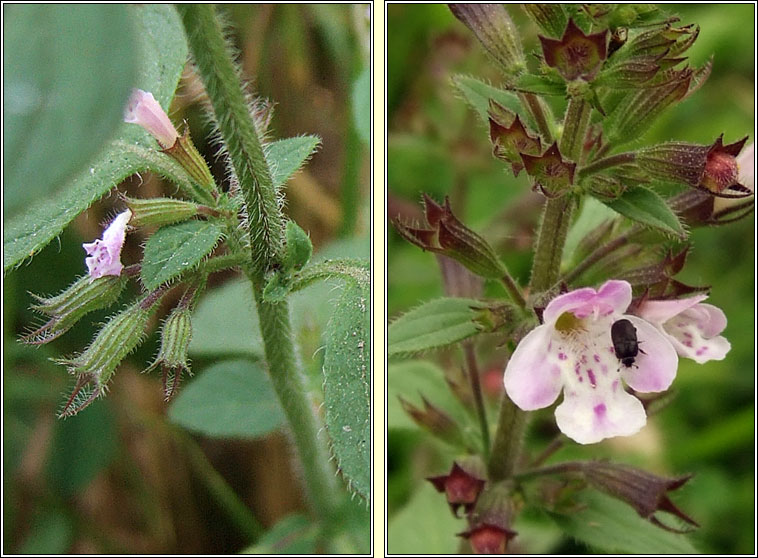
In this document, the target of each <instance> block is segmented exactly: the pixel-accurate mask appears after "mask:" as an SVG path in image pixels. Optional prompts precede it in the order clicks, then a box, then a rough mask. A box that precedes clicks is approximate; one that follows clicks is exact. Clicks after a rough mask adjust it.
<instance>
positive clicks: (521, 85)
mask: <svg viewBox="0 0 758 558" xmlns="http://www.w3.org/2000/svg"><path fill="white" fill-rule="evenodd" d="M514 88H515V89H517V90H518V91H524V92H526V93H535V94H537V95H560V96H565V95H566V83H565V82H563V81H556V80H553V79H550V78H548V77H544V76H537V75H534V74H523V75H521V76H519V78H518V80H517V81H516V84H515V85H514Z"/></svg>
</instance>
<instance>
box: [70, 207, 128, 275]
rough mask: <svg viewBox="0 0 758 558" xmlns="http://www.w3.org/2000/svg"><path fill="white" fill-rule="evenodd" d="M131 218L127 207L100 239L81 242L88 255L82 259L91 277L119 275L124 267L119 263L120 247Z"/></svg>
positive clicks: (122, 244)
mask: <svg viewBox="0 0 758 558" xmlns="http://www.w3.org/2000/svg"><path fill="white" fill-rule="evenodd" d="M131 218H132V212H131V211H130V210H128V209H127V210H126V211H124V212H123V213H120V214H119V215H118V216H117V217H116V218H115V219H114V220H113V222H112V223H111V224H110V225H109V226H108V228H107V229H105V232H104V233H103V238H102V240H100V239H98V240H95V241H94V242H88V243H85V244H82V246H83V247H84V250H85V251H86V252H87V255H88V256H89V257H88V258H85V260H84V261H85V263H86V264H87V269H88V270H89V275H90V278H91V279H97V278H98V277H103V276H104V275H121V271H122V270H123V269H124V266H123V265H122V264H121V248H123V246H124V240H125V239H126V224H127V223H128V222H129V219H131Z"/></svg>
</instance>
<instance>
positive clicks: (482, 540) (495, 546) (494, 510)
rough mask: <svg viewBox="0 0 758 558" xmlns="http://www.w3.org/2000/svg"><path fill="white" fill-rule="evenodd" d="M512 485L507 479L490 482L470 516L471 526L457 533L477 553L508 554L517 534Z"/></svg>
mask: <svg viewBox="0 0 758 558" xmlns="http://www.w3.org/2000/svg"><path fill="white" fill-rule="evenodd" d="M511 500H512V494H511V488H510V487H509V485H508V483H507V482H500V483H496V484H491V485H489V486H488V487H487V488H486V489H485V490H484V491H483V492H482V493H481V494H480V496H479V499H478V501H477V503H476V506H475V508H474V511H473V512H472V514H471V518H470V520H469V525H470V527H469V529H468V530H467V531H464V532H463V533H458V536H459V537H463V538H464V539H467V540H468V542H469V544H470V545H471V549H472V550H473V551H474V553H475V554H505V553H506V551H507V549H508V542H509V541H510V540H511V539H513V538H514V537H515V536H516V532H515V531H513V530H512V529H511V528H510V527H511V522H512V517H513V510H512V503H511Z"/></svg>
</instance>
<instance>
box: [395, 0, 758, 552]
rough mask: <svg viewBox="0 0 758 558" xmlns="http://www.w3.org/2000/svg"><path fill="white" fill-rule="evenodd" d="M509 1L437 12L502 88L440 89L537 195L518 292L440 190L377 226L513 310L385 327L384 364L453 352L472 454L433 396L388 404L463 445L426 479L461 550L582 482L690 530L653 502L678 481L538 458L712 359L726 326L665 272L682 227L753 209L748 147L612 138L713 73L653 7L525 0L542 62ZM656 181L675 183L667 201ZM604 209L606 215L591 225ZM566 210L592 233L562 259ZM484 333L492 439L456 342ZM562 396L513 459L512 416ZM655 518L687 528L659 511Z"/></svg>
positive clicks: (491, 538) (609, 428) (633, 410)
mask: <svg viewBox="0 0 758 558" xmlns="http://www.w3.org/2000/svg"><path fill="white" fill-rule="evenodd" d="M510 9H516V7H515V5H511V6H508V7H505V6H504V5H499V4H450V10H451V11H452V13H453V14H454V15H455V17H456V18H457V19H458V20H460V21H461V22H462V23H463V24H465V25H466V26H467V27H468V28H469V30H470V31H471V32H473V34H474V35H475V36H476V38H477V39H478V40H479V42H480V43H481V45H482V46H483V47H484V48H485V50H486V51H487V53H488V54H489V55H491V58H492V59H493V61H494V62H495V63H496V64H497V65H498V66H499V68H500V69H501V70H502V88H495V87H491V86H489V85H486V84H484V83H482V82H479V81H477V80H475V79H474V78H468V77H467V78H454V80H453V81H454V84H455V85H456V86H457V87H458V89H459V92H460V94H461V95H462V96H463V97H464V98H465V99H466V100H467V101H468V102H469V103H470V105H471V106H472V108H473V109H474V110H475V111H476V112H477V113H478V114H479V115H480V116H481V117H482V118H483V119H484V120H485V122H486V123H487V124H488V126H489V139H490V141H491V144H492V152H493V155H494V156H495V157H496V158H497V159H499V160H501V161H502V162H503V163H504V164H505V165H506V167H508V168H510V169H511V170H512V172H513V175H514V176H518V175H519V174H520V173H521V172H522V171H523V172H526V174H527V175H528V176H529V178H530V180H531V183H532V189H533V190H534V191H535V192H538V193H540V194H541V195H542V196H543V197H544V208H543V212H542V217H541V220H540V222H539V225H538V227H537V231H536V242H535V245H534V254H533V264H532V271H531V278H530V281H529V284H528V285H520V284H518V283H517V282H516V281H515V280H514V279H513V277H512V276H511V274H510V273H509V271H508V270H507V268H506V266H505V265H504V264H503V262H502V260H501V259H500V258H499V256H498V255H497V253H496V251H495V250H494V249H493V248H492V247H491V246H490V245H489V243H488V242H487V240H485V239H484V238H483V237H482V236H481V235H479V234H478V233H476V232H475V231H473V230H472V229H471V228H470V227H468V226H467V225H466V224H465V223H463V222H462V221H461V220H460V219H459V218H458V217H456V215H455V214H454V212H453V207H452V206H451V204H450V202H449V200H447V199H446V200H445V201H444V204H442V205H440V204H438V203H437V202H436V201H434V200H433V199H431V198H430V197H429V196H427V195H426V194H425V195H424V207H425V219H426V224H425V225H423V226H418V225H416V224H410V223H407V222H402V221H396V222H395V223H394V224H395V227H396V229H397V231H398V232H399V233H400V234H401V235H402V236H403V237H404V238H405V239H406V240H408V241H409V242H411V243H413V244H415V245H416V246H418V247H420V248H422V249H424V250H429V251H432V252H435V253H437V254H440V255H442V256H444V257H447V258H452V259H453V260H456V261H457V262H458V264H460V265H461V266H463V267H465V268H466V269H467V270H468V272H470V273H473V274H475V275H478V276H480V277H482V278H484V279H488V280H494V281H499V282H500V283H502V285H503V287H504V288H505V290H506V292H507V294H508V296H509V299H510V300H507V301H481V300H472V299H463V298H460V299H458V298H448V299H442V300H436V301H432V302H429V303H426V304H422V305H421V306H420V307H418V308H416V309H415V310H413V311H411V312H409V313H407V314H405V315H403V316H401V317H399V318H398V319H397V320H396V321H394V322H393V323H392V324H390V327H389V337H388V339H389V347H388V351H389V354H390V356H407V355H412V354H416V353H419V352H421V351H426V350H429V349H433V348H436V347H440V346H443V345H448V344H452V343H457V342H461V343H462V349H463V353H464V357H465V361H466V362H467V364H466V370H467V372H468V375H469V376H468V378H469V381H470V384H471V386H470V387H471V391H470V393H471V394H473V397H471V396H468V398H466V397H465V396H462V395H461V389H460V386H455V385H453V384H451V387H452V388H453V393H454V395H456V396H457V397H458V398H459V400H461V401H462V402H464V404H466V405H467V406H469V407H470V408H471V409H472V410H473V411H474V412H475V413H476V414H477V415H478V418H479V420H478V425H479V427H480V431H481V432H480V438H481V440H480V442H479V443H478V444H477V443H473V444H472V442H471V440H470V439H466V437H465V435H462V434H461V433H462V432H464V431H465V429H466V427H465V425H463V424H459V423H458V422H457V421H456V420H454V419H453V418H452V417H451V416H450V415H448V414H447V413H446V412H445V411H444V410H443V409H441V408H440V407H438V406H437V405H435V401H434V400H427V399H426V398H424V406H425V408H424V409H423V410H422V409H420V408H417V407H415V406H414V405H412V404H410V403H408V402H407V401H405V400H404V399H401V403H402V405H403V408H404V409H405V410H406V411H407V412H408V413H409V415H410V416H411V418H412V420H414V421H415V422H416V423H417V424H418V425H419V426H421V427H422V428H424V429H426V430H427V431H428V432H430V433H432V434H433V435H435V436H436V437H438V438H440V439H441V440H443V441H445V442H446V443H448V444H450V445H451V446H452V447H453V448H455V449H456V450H457V451H458V452H460V453H461V457H460V458H459V459H456V460H455V461H453V463H452V464H451V469H450V472H449V473H448V474H446V475H441V476H432V477H429V478H428V480H429V481H430V482H431V483H432V484H433V485H434V487H435V488H436V489H437V490H438V491H439V492H442V493H444V494H445V497H446V498H447V501H448V503H449V504H450V507H451V510H452V511H453V513H454V514H456V516H457V515H458V514H459V513H460V508H461V507H462V508H463V513H464V516H465V518H466V520H467V525H468V527H467V529H466V530H464V531H463V532H461V533H458V535H459V536H460V537H462V538H463V539H465V540H467V541H468V544H469V545H470V548H471V549H472V550H473V551H474V552H476V553H504V552H505V551H506V550H507V549H508V548H509V544H510V542H511V541H512V540H513V539H514V537H517V536H518V533H517V532H516V529H514V527H513V526H514V520H515V518H516V516H517V515H518V512H519V510H520V509H521V508H523V507H524V505H526V506H532V507H536V508H546V509H548V510H551V511H552V512H554V513H555V512H557V513H571V512H570V509H571V507H570V506H571V502H572V501H573V499H574V498H576V497H577V496H578V495H579V494H580V491H581V490H582V487H584V488H588V487H592V488H594V489H596V490H599V491H601V492H604V493H605V494H607V495H610V496H611V497H613V498H616V499H618V500H620V501H622V502H624V503H626V504H628V505H629V506H631V507H632V508H633V509H634V510H635V511H636V512H637V513H638V514H639V515H640V516H641V517H643V518H645V519H647V520H649V521H651V522H652V523H653V524H655V525H656V526H658V527H662V528H663V529H666V530H669V531H674V532H683V531H686V530H688V529H692V528H695V527H697V526H698V524H697V522H696V521H695V520H694V519H693V518H691V517H689V516H688V515H687V514H685V513H684V512H682V511H681V510H680V509H679V508H677V507H676V506H675V505H674V504H673V502H672V501H671V500H670V498H669V495H668V493H669V492H670V491H673V490H676V489H678V488H680V487H681V486H682V485H684V484H685V482H686V481H687V480H688V479H689V478H690V476H689V475H688V476H681V477H676V478H671V479H668V478H663V477H660V476H658V475H654V474H652V473H649V472H646V471H644V470H642V469H639V468H636V467H632V466H629V465H626V464H622V463H614V462H606V461H594V460H587V461H572V462H563V463H561V462H558V463H554V464H551V465H549V466H544V465H543V463H544V462H545V461H546V460H547V459H548V457H550V456H551V455H553V454H554V453H555V452H556V451H557V450H558V449H559V448H560V447H561V446H562V445H565V444H566V443H570V441H574V442H577V443H579V444H584V445H586V444H594V443H597V442H600V441H602V440H604V439H607V438H613V437H618V436H629V435H632V434H636V433H637V432H639V431H640V430H642V429H643V428H644V427H645V424H646V422H647V416H648V415H650V414H651V413H652V412H654V410H655V409H656V405H655V402H656V400H657V399H660V398H661V395H662V394H665V393H666V392H667V391H668V390H670V388H671V386H672V384H673V382H674V380H675V377H676V373H677V368H678V364H679V359H680V358H689V359H692V360H694V361H695V362H697V363H700V364H703V363H707V362H708V361H710V360H721V359H723V358H725V357H726V355H727V354H728V352H729V350H730V344H729V342H728V341H727V340H726V339H725V338H724V337H723V336H722V335H720V334H721V332H722V331H723V330H724V328H725V327H726V322H727V320H726V316H725V315H724V313H723V312H722V311H721V310H720V309H718V308H716V307H715V306H713V305H710V304H707V303H705V302H704V301H705V300H706V299H707V292H708V290H709V287H705V286H691V285H687V284H684V283H683V282H681V281H679V280H677V279H675V275H676V274H677V273H679V272H680V271H681V270H682V268H683V267H684V265H685V261H686V256H687V253H688V248H689V244H688V241H687V238H688V228H689V227H697V226H700V225H706V224H707V225H718V224H724V223H728V222H731V221H733V220H735V219H738V218H741V217H744V216H746V215H748V214H750V213H752V211H753V209H754V196H753V190H754V170H753V165H754V163H753V144H752V143H751V144H750V145H749V146H747V147H745V146H746V143H747V138H742V139H740V140H737V141H734V142H732V143H728V144H725V142H724V140H723V136H720V137H718V138H715V140H714V141H713V143H712V144H711V145H697V144H693V143H688V142H685V141H670V142H667V143H663V144H658V145H649V146H642V147H638V148H635V149H631V150H630V149H629V147H628V145H629V144H630V143H631V142H633V141H634V140H637V139H638V138H640V137H641V136H642V134H643V133H644V132H645V131H646V130H647V129H648V128H649V127H650V126H651V125H652V124H653V123H654V122H655V120H656V119H657V118H658V117H659V116H660V115H661V114H662V113H663V112H664V111H665V110H667V109H670V108H673V107H674V105H676V104H677V103H678V102H680V101H682V100H683V99H685V98H687V97H688V96H690V95H692V94H693V93H695V92H696V91H697V90H698V89H699V88H700V87H701V86H702V85H703V83H704V82H705V80H706V78H707V77H708V75H709V73H710V69H711V62H708V63H707V64H706V65H705V66H703V67H700V68H692V67H690V66H689V65H688V64H687V58H686V51H687V50H688V49H689V48H690V47H691V46H692V44H693V43H694V42H695V40H696V39H697V36H698V32H699V28H698V26H696V25H686V26H680V25H678V24H677V22H678V20H677V18H675V17H669V18H665V19H664V18H663V17H662V16H661V15H660V13H659V12H658V10H657V9H656V8H655V7H653V6H650V5H633V6H632V5H624V6H622V5H608V4H603V5H560V4H523V5H521V8H520V9H522V10H523V11H524V12H525V14H526V15H527V16H528V17H529V19H531V21H532V22H533V23H534V24H535V25H536V26H537V27H538V28H539V29H540V35H539V44H540V49H539V51H538V52H535V53H525V52H524V51H523V49H522V47H521V37H520V34H519V30H518V29H517V28H516V26H515V24H514V23H513V21H512V20H511V18H510V16H509V14H508V11H509V10H510ZM535 60H536V63H534V64H533V63H532V62H533V61H535ZM550 96H553V97H565V98H566V99H567V105H566V108H565V112H564V114H563V115H562V117H556V116H555V115H553V114H552V112H551V109H550V104H549V103H548V102H546V100H545V99H546V98H547V97H550ZM622 148H623V149H622ZM624 149H626V150H624ZM390 164H391V162H390ZM673 185H679V190H680V191H679V193H674V194H673V195H672V194H671V193H670V192H671V191H672V188H671V187H672V186H673ZM682 186H683V187H684V189H682V188H681V187H682ZM664 192H667V193H664ZM602 206H606V207H607V208H610V209H611V210H613V211H614V212H615V218H613V219H612V220H609V219H607V210H606V211H602V209H603V207H602ZM577 215H581V217H582V221H583V222H585V223H586V222H590V223H595V224H594V226H593V227H589V228H585V229H583V230H584V238H582V239H580V240H579V242H578V243H575V245H576V246H577V247H576V248H575V251H576V253H564V246H565V245H566V240H567V235H568V233H569V230H570V229H571V228H572V225H573V224H574V223H575V222H576V221H577V220H576V216H577ZM595 215H596V216H595ZM630 248H633V249H630ZM445 265H446V266H447V265H448V264H445ZM461 272H463V271H461ZM448 275H449V274H445V273H443V276H444V277H445V278H447V277H448ZM447 290H448V291H449V290H450V289H447ZM458 295H459V296H460V293H459V294H458ZM493 332H495V333H499V334H500V335H501V336H505V338H506V340H507V341H509V342H511V343H512V345H513V346H514V347H515V348H514V349H513V351H512V354H511V355H510V359H509V360H508V363H507V365H506V368H505V372H504V376H503V382H504V387H505V393H504V395H503V398H502V401H501V404H500V410H499V416H498V418H497V423H496V429H495V431H494V433H493V434H492V435H490V432H489V419H488V417H487V414H486V413H487V410H486V407H485V406H484V405H483V404H482V397H481V387H480V384H479V379H478V377H477V375H478V372H477V370H478V367H477V366H476V361H475V358H476V355H475V353H474V351H473V345H472V341H471V339H470V338H473V337H475V336H476V335H479V334H482V333H493ZM647 394H657V395H653V396H649V395H647ZM561 396H562V397H561ZM559 398H561V402H560V403H559V404H558V405H557V406H556V407H555V410H554V415H555V422H556V424H557V428H558V429H559V430H560V432H561V433H562V434H563V436H565V438H563V437H560V436H559V437H558V438H556V440H554V442H553V443H552V444H550V445H549V446H548V447H547V448H545V449H544V451H543V452H542V454H541V455H539V456H536V457H535V456H531V455H528V454H526V453H525V451H524V449H523V447H524V443H523V442H524V439H525V435H526V425H527V422H528V416H529V415H528V412H529V411H534V410H538V409H542V408H546V407H550V406H552V405H553V403H555V402H556V401H557V400H558V399H559ZM658 407H660V406H658ZM556 477H558V478H559V479H561V480H562V483H560V484H556V483H555V482H554V480H555V478H556ZM574 481H583V483H584V485H581V484H580V485H579V486H578V487H577V485H576V484H575V482H574ZM577 505H578V504H577ZM662 512H667V513H669V514H672V515H674V516H676V517H678V518H679V519H680V520H681V521H682V522H683V524H682V525H686V527H682V526H678V525H675V524H672V522H671V521H670V520H669V521H666V520H662V519H661V513H662ZM575 536H576V535H575ZM519 548H520V550H521V551H528V548H523V547H519Z"/></svg>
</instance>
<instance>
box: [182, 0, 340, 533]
mask: <svg viewBox="0 0 758 558" xmlns="http://www.w3.org/2000/svg"><path fill="white" fill-rule="evenodd" d="M177 9H178V10H179V13H180V14H181V16H182V20H183V22H184V27H185V29H186V32H187V37H188V40H189V44H190V49H191V51H192V54H193V57H194V59H195V62H196V63H197V67H198V70H199V72H200V75H201V77H202V79H203V82H204V84H205V87H206V90H207V92H208V96H209V98H210V101H211V105H212V106H213V111H214V113H215V115H216V120H217V122H218V126H219V131H220V132H221V136H222V138H223V141H224V145H225V146H226V148H227V149H228V153H229V158H230V160H231V163H232V166H233V168H234V171H235V173H236V175H237V178H238V180H239V187H240V189H241V190H242V192H243V196H244V199H245V205H246V208H247V221H248V230H249V234H250V249H251V253H250V259H249V260H248V261H247V262H246V263H245V265H244V269H245V273H246V274H247V276H248V278H249V279H250V281H251V283H252V285H253V291H254V293H255V300H256V304H257V307H258V317H259V321H260V327H261V336H262V338H263V345H264V351H265V356H266V363H267V368H268V371H269V374H270V376H271V381H272V384H273V386H274V389H275V391H276V394H277V396H278V398H279V401H280V403H281V405H282V408H283V409H284V413H285V415H286V416H287V419H288V421H289V425H290V428H291V430H292V434H293V439H294V442H295V446H296V447H297V451H298V454H299V457H300V462H301V464H302V472H303V477H304V481H305V485H306V486H305V488H306V491H307V493H308V496H309V497H310V504H311V510H312V512H313V514H314V515H315V516H316V517H319V518H329V517H331V516H333V515H334V512H335V509H336V507H337V499H338V491H337V483H336V478H335V476H334V471H333V469H332V467H331V466H330V463H329V456H328V452H327V450H326V445H325V442H324V440H323V439H321V438H320V437H319V431H320V429H321V428H320V427H321V423H320V421H319V420H318V418H317V416H316V413H315V409H314V405H313V403H312V401H311V400H310V398H309V396H308V390H307V388H306V385H305V381H304V378H303V376H302V373H301V365H300V362H298V358H297V356H296V351H295V344H294V340H293V334H292V329H291V327H290V317H289V305H288V304H287V303H286V302H282V303H278V304H271V303H266V302H264V301H263V296H262V290H263V285H264V277H265V273H266V271H267V270H269V269H271V268H272V267H274V266H276V265H277V264H278V263H279V261H280V260H281V258H282V255H283V248H284V234H283V232H284V228H283V226H282V223H283V217H282V214H281V211H280V209H279V205H278V202H277V199H276V198H277V196H276V191H275V188H274V186H273V182H272V180H271V172H270V169H269V167H268V163H267V162H266V159H265V157H264V155H263V149H262V147H261V140H260V138H259V137H258V130H257V129H256V126H255V123H254V122H253V120H252V118H251V116H250V112H249V107H248V105H247V102H246V100H245V94H244V92H243V89H242V84H241V82H240V78H239V75H238V74H237V70H236V68H235V66H234V63H233V61H232V55H231V52H230V50H229V48H228V47H227V44H226V41H225V40H224V35H223V30H222V26H221V24H220V22H219V20H218V19H217V16H216V13H215V7H214V6H212V5H207V4H179V5H178V6H177Z"/></svg>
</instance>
